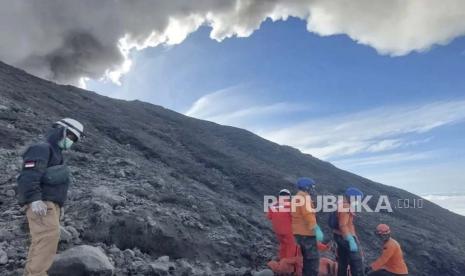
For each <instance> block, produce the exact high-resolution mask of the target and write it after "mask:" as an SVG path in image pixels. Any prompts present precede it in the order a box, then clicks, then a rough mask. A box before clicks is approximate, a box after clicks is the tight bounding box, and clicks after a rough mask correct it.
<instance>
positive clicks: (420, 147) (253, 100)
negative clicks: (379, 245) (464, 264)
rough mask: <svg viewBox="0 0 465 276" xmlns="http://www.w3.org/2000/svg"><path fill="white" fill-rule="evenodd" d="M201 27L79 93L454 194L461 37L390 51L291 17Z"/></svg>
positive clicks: (461, 163)
mask: <svg viewBox="0 0 465 276" xmlns="http://www.w3.org/2000/svg"><path fill="white" fill-rule="evenodd" d="M209 32H210V29H209V28H208V27H201V28H200V29H199V30H198V31H196V32H194V33H192V34H191V35H190V36H189V37H188V38H187V39H186V40H184V41H183V42H182V43H181V44H179V45H174V46H157V47H154V48H146V49H144V50H142V51H132V52H131V58H132V61H133V64H132V67H131V70H130V71H129V72H128V73H127V74H126V75H124V76H123V77H122V79H121V85H120V86H118V85H116V84H114V83H111V82H103V81H95V80H89V81H88V82H87V88H88V89H90V90H94V91H96V92H98V93H101V94H103V95H107V96H111V97H116V98H122V99H128V100H131V99H140V100H143V101H147V102H151V103H154V104H157V105H162V106H164V107H166V108H170V109H173V110H175V111H178V112H180V113H184V114H187V115H189V116H193V117H196V118H200V119H206V120H211V121H215V122H218V123H221V124H227V125H233V126H237V127H242V128H246V129H248V130H251V131H253V132H255V133H257V134H258V135H261V136H263V137H265V138H267V139H270V140H272V141H275V142H278V143H280V144H289V145H291V146H294V147H297V148H299V149H300V150H302V151H303V152H306V153H310V154H312V155H314V156H316V157H319V158H322V159H325V160H329V161H331V162H333V163H334V164H335V165H337V166H339V167H341V168H343V169H347V170H349V171H352V172H355V173H357V174H360V175H362V176H366V177H368V178H371V179H373V180H376V181H379V182H382V183H385V184H389V185H393V186H397V187H400V188H403V189H406V190H408V191H411V192H414V193H418V194H438V193H452V192H454V193H462V194H465V174H463V173H462V171H463V168H465V147H464V137H465V76H464V72H465V38H457V39H455V40H453V41H452V42H450V43H449V44H447V45H445V46H436V47H433V48H432V49H430V50H428V51H425V52H421V53H417V52H414V53H410V54H408V55H404V56H398V57H392V56H389V55H381V54H379V53H378V52H377V51H376V50H375V49H373V48H371V47H369V46H365V45H361V44H358V43H356V42H354V41H353V40H352V39H350V38H349V37H347V36H345V35H335V36H326V37H321V36H318V35H315V34H313V33H309V32H308V31H307V30H306V23H305V22H304V21H301V20H298V19H290V20H287V21H278V22H271V21H270V20H267V21H266V22H265V23H263V24H262V26H261V27H260V29H259V30H257V31H255V32H254V33H253V34H252V35H251V36H250V37H247V38H229V39H225V40H223V41H222V42H217V41H215V40H212V39H210V37H209Z"/></svg>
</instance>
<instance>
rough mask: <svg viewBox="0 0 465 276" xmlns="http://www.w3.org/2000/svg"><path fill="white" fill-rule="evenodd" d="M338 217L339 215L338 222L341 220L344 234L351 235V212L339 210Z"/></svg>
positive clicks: (340, 226)
mask: <svg viewBox="0 0 465 276" xmlns="http://www.w3.org/2000/svg"><path fill="white" fill-rule="evenodd" d="M337 217H338V222H339V231H341V234H342V236H343V237H346V236H347V235H350V234H351V233H350V230H349V218H350V213H349V212H344V211H339V212H338V213H337Z"/></svg>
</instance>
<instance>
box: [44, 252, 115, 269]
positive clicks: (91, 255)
mask: <svg viewBox="0 0 465 276" xmlns="http://www.w3.org/2000/svg"><path fill="white" fill-rule="evenodd" d="M113 272H114V267H113V265H112V264H111V263H110V261H109V260H108V258H107V256H106V255H105V254H104V253H103V252H102V251H101V250H100V249H99V248H97V247H93V246H89V245H80V246H77V247H73V248H71V249H68V250H66V251H64V252H63V253H61V254H59V255H57V256H56V257H55V261H54V262H53V265H52V267H51V268H50V270H49V272H48V273H49V275H50V276H85V275H94V276H107V275H108V276H110V275H113Z"/></svg>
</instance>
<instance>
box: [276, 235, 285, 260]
mask: <svg viewBox="0 0 465 276" xmlns="http://www.w3.org/2000/svg"><path fill="white" fill-rule="evenodd" d="M276 238H277V239H278V243H279V251H278V256H279V259H280V260H282V259H284V258H286V241H285V237H284V235H279V234H276Z"/></svg>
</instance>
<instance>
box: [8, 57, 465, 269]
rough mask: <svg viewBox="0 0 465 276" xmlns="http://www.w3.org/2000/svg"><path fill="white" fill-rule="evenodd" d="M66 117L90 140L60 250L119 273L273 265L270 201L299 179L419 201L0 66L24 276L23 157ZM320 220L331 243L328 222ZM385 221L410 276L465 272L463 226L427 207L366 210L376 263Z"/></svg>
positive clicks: (14, 242) (326, 188)
mask: <svg viewBox="0 0 465 276" xmlns="http://www.w3.org/2000/svg"><path fill="white" fill-rule="evenodd" d="M62 117H71V118H75V119H78V120H79V121H81V122H83V124H84V125H85V129H86V133H87V137H86V138H85V139H84V140H83V141H82V143H79V144H77V145H76V147H75V148H74V151H71V152H69V153H67V154H66V155H67V159H68V161H67V163H68V164H69V166H70V168H71V170H72V172H73V178H74V181H73V185H72V187H71V189H70V193H69V200H68V202H67V206H66V211H65V218H64V221H63V223H62V224H63V225H64V226H66V227H67V229H75V230H76V231H75V232H76V233H74V235H73V236H74V238H72V239H69V240H68V241H64V242H62V244H61V245H60V250H63V249H66V248H68V247H72V246H74V245H77V244H91V245H99V246H100V247H102V248H103V249H104V250H105V251H106V253H107V254H108V255H109V256H110V257H111V259H112V261H113V262H114V264H115V267H116V273H117V274H120V275H126V274H130V273H131V271H134V270H137V269H138V268H137V265H139V266H141V265H143V263H144V262H150V261H151V259H156V258H157V257H159V256H162V255H168V256H170V257H171V259H180V260H186V261H188V262H191V263H193V264H201V263H202V264H206V265H209V266H210V267H209V269H211V270H208V271H214V269H216V268H221V267H223V268H224V267H228V268H231V269H233V268H238V269H237V270H234V271H236V273H237V274H240V273H243V272H244V271H245V270H244V269H242V270H241V269H239V268H240V267H246V268H254V267H257V266H258V267H259V266H263V265H265V263H266V261H267V260H268V259H269V258H271V257H272V256H273V255H274V253H275V249H274V246H275V241H274V236H273V234H272V232H271V229H270V224H269V222H267V221H266V218H265V217H264V215H263V195H273V194H276V193H277V191H279V190H280V189H281V188H292V187H293V182H294V181H295V179H297V178H298V177H299V176H311V177H313V178H314V179H316V180H317V181H318V183H319V186H318V190H319V192H320V193H323V194H326V193H339V192H341V191H342V190H343V189H344V188H346V187H347V186H349V185H356V186H358V187H359V188H361V189H362V190H363V191H364V192H365V194H372V195H375V197H376V196H379V195H389V197H390V200H391V202H392V203H393V205H397V200H398V199H410V200H411V201H412V200H413V199H418V197H417V196H415V195H413V194H411V193H408V192H406V191H403V190H400V189H397V188H393V187H389V186H385V185H382V184H378V183H374V182H372V181H370V180H368V179H365V178H362V177H360V176H357V175H354V174H351V173H349V172H346V171H343V170H340V169H338V168H336V167H334V166H333V165H331V164H330V163H327V162H323V161H321V160H318V159H316V158H314V157H312V156H311V155H307V154H302V153H301V152H299V151H298V150H296V149H293V148H291V147H287V146H280V145H277V144H275V143H272V142H270V141H267V140H265V139H262V138H260V137H258V136H256V135H254V134H252V133H250V132H248V131H245V130H242V129H238V128H234V127H228V126H221V125H218V124H215V123H211V122H207V121H202V120H197V119H193V118H189V117H186V116H183V115H181V114H178V113H176V112H173V111H170V110H167V109H165V108H163V107H160V106H155V105H152V104H148V103H144V102H140V101H123V100H116V99H111V98H108V97H104V96H100V95H98V94H95V93H93V92H90V91H86V90H82V89H78V88H75V87H72V86H61V85H56V84H54V83H51V82H48V81H45V80H42V79H39V78H36V77H34V76H31V75H29V74H27V73H25V72H24V71H21V70H18V69H16V68H14V67H11V66H8V65H6V64H3V63H0V166H1V167H2V168H4V171H3V172H2V173H1V174H0V229H1V230H0V242H1V243H0V248H3V250H4V251H5V252H6V253H7V254H8V262H7V263H6V264H3V265H0V270H3V271H9V272H11V273H13V272H18V271H20V270H19V269H20V267H22V265H23V264H24V258H25V254H26V246H27V232H26V229H25V223H24V221H25V220H24V216H23V214H22V212H21V211H20V210H19V208H18V206H17V205H16V200H15V197H14V187H15V176H16V174H17V173H18V171H19V167H20V164H21V159H20V154H21V152H22V151H23V150H24V149H25V147H26V146H27V145H30V144H31V143H32V142H34V141H38V139H40V137H39V136H40V135H41V134H42V133H44V131H45V130H46V129H47V128H48V127H49V126H50V123H51V122H54V121H56V120H57V119H59V118H62ZM318 219H319V220H320V224H321V226H322V227H324V231H325V233H326V234H327V236H329V233H330V231H329V229H328V227H327V223H326V221H327V219H326V216H325V215H324V214H321V215H319V218H318ZM381 222H385V223H388V224H390V225H391V227H392V228H393V232H394V233H393V235H394V237H395V238H396V239H397V240H399V241H400V243H401V245H402V246H403V249H404V251H405V257H406V260H407V262H408V266H409V268H410V270H411V275H465V263H464V257H463V254H464V252H465V231H464V229H465V218H464V217H462V216H459V215H456V214H453V213H451V212H449V211H447V210H445V209H443V208H441V207H439V206H437V205H435V204H433V203H430V202H428V201H425V202H424V206H423V208H416V209H395V210H394V212H393V213H378V214H374V213H363V214H361V215H359V216H358V217H357V227H358V229H359V236H360V238H361V241H362V245H363V247H364V251H365V255H366V259H367V261H372V260H373V258H374V257H375V256H377V255H378V253H379V247H380V245H379V243H378V242H377V241H376V239H375V237H374V235H373V229H374V227H375V226H376V225H377V224H378V223H381ZM115 248H116V249H115ZM136 248H137V249H136ZM125 249H131V250H129V251H128V250H126V251H124V252H133V253H134V252H137V254H138V255H139V258H137V256H136V257H134V256H132V257H133V258H135V259H136V261H138V262H139V263H137V262H136V261H134V262H132V263H130V264H127V263H124V262H123V261H118V258H117V257H116V256H113V255H112V254H114V252H116V251H118V250H125ZM133 253H130V254H129V255H132V254H133ZM208 273H211V274H213V275H216V273H218V272H206V274H208Z"/></svg>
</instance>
